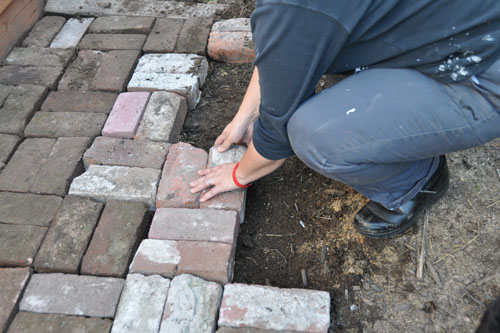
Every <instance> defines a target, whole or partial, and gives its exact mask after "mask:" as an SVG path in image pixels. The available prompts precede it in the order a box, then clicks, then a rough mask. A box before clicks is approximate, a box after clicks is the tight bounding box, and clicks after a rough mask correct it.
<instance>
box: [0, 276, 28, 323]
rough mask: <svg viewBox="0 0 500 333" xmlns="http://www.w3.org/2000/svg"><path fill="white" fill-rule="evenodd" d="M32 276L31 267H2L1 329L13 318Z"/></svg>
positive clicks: (0, 278)
mask: <svg viewBox="0 0 500 333" xmlns="http://www.w3.org/2000/svg"><path fill="white" fill-rule="evenodd" d="M30 276H31V270H30V269H29V268H0V290H2V292H1V293H0V330H1V331H2V332H5V331H6V330H7V327H8V324H9V322H10V321H11V319H13V317H14V315H15V313H16V311H17V310H16V308H17V305H18V302H19V300H20V299H21V295H22V293H23V291H24V288H25V286H26V284H27V283H28V279H29V278H30Z"/></svg>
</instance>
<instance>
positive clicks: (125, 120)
mask: <svg viewBox="0 0 500 333" xmlns="http://www.w3.org/2000/svg"><path fill="white" fill-rule="evenodd" d="M150 95H151V94H150V93H149V92H144V91H142V92H126V93H121V94H120V95H118V98H117V99H116V102H115V105H114V106H113V110H112V111H111V113H110V114H109V117H108V119H107V120H106V124H105V125H104V128H103V129H102V135H103V136H108V137H115V138H124V139H132V138H133V137H134V135H135V132H136V131H137V128H138V127H139V123H140V122H141V119H142V115H143V114H144V110H145V109H146V105H147V103H148V101H149V96H150Z"/></svg>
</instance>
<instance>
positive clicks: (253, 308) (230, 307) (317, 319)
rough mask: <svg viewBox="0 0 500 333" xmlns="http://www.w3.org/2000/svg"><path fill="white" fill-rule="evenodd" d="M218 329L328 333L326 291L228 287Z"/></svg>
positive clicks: (328, 315) (233, 285)
mask: <svg viewBox="0 0 500 333" xmlns="http://www.w3.org/2000/svg"><path fill="white" fill-rule="evenodd" d="M218 324H219V326H229V327H249V328H255V329H262V330H269V329H270V330H280V331H281V330H290V331H298V332H327V331H328V327H329V326H330V295H329V294H328V292H325V291H315V290H306V289H279V288H275V287H268V286H257V285H245V284H227V285H226V286H225V287H224V295H223V298H222V304H221V307H220V312H219V322H218Z"/></svg>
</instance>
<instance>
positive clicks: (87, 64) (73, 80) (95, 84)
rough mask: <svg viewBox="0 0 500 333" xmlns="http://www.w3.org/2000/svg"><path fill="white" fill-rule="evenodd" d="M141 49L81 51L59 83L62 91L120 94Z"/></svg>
mask: <svg viewBox="0 0 500 333" xmlns="http://www.w3.org/2000/svg"><path fill="white" fill-rule="evenodd" d="M139 55H140V51H139V50H116V51H109V52H101V51H95V50H82V51H80V52H79V53H78V57H77V59H76V60H75V61H73V62H72V63H71V64H70V65H69V67H68V69H67V70H66V72H65V74H64V76H63V77H62V79H61V81H60V83H59V86H58V88H59V90H83V91H85V90H100V91H109V92H121V91H123V89H124V88H125V86H126V83H127V81H128V79H129V77H130V74H131V73H132V70H133V68H134V66H135V64H136V62H137V59H138V58H139Z"/></svg>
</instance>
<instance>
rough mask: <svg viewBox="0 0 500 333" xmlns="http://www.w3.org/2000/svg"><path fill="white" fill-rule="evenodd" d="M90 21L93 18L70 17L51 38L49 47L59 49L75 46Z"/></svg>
mask: <svg viewBox="0 0 500 333" xmlns="http://www.w3.org/2000/svg"><path fill="white" fill-rule="evenodd" d="M92 21H94V19H93V18H70V19H69V20H68V21H67V22H66V23H65V24H64V26H63V27H62V29H61V31H59V33H58V34H57V35H56V36H55V38H54V40H52V43H50V47H54V48H61V49H64V48H70V47H76V46H77V45H78V42H80V39H81V38H82V37H83V35H84V34H85V32H86V31H87V29H88V28H89V26H90V25H91V24H92Z"/></svg>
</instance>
